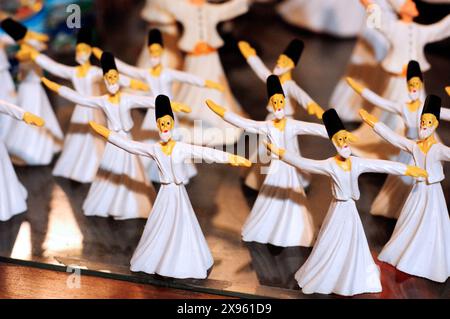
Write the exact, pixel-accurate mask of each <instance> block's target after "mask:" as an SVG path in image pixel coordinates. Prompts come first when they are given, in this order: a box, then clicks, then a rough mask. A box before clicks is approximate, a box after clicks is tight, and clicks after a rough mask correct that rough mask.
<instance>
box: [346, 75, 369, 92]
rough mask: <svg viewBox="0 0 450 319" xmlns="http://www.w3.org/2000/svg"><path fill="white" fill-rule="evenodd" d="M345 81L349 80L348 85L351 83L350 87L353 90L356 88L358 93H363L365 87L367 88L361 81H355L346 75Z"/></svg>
mask: <svg viewBox="0 0 450 319" xmlns="http://www.w3.org/2000/svg"><path fill="white" fill-rule="evenodd" d="M345 81H347V83H348V85H350V87H351V88H352V89H353V90H355V92H356V93H358V94H360V95H361V94H362V91H364V89H365V87H364V85H362V84H361V83H359V82H357V81H355V80H354V79H352V78H351V77H346V78H345Z"/></svg>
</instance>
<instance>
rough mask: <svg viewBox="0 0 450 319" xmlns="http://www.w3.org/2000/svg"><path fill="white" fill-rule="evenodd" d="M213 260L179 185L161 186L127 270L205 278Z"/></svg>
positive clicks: (182, 187)
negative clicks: (129, 267)
mask: <svg viewBox="0 0 450 319" xmlns="http://www.w3.org/2000/svg"><path fill="white" fill-rule="evenodd" d="M213 263H214V260H213V257H212V255H211V252H210V251H209V248H208V244H207V242H206V240H205V237H204V236H203V233H202V230H201V228H200V225H199V224H198V221H197V218H196V216H195V212H194V210H193V208H192V205H191V202H190V200H189V197H188V194H187V192H186V188H185V187H184V185H183V184H180V185H177V184H164V185H161V188H160V190H159V192H158V196H157V198H156V201H155V205H154V206H153V210H152V212H151V214H150V217H149V218H148V220H147V224H146V225H145V229H144V233H143V234H142V237H141V240H140V241H139V244H138V246H137V248H136V251H135V252H134V254H133V257H132V258H131V271H143V272H146V273H148V274H159V275H161V276H166V277H174V278H198V279H203V278H206V276H207V271H208V269H209V268H211V266H212V265H213Z"/></svg>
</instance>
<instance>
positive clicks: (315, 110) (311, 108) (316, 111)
mask: <svg viewBox="0 0 450 319" xmlns="http://www.w3.org/2000/svg"><path fill="white" fill-rule="evenodd" d="M306 111H307V112H308V114H309V115H315V116H316V117H317V118H318V119H319V120H321V119H322V115H323V113H324V110H323V109H322V108H321V107H320V106H319V104H317V103H315V102H311V103H309V104H308V105H307V106H306Z"/></svg>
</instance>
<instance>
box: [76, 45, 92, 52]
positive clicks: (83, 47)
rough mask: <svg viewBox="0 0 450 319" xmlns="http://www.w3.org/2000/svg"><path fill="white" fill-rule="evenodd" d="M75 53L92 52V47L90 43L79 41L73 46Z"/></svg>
mask: <svg viewBox="0 0 450 319" xmlns="http://www.w3.org/2000/svg"><path fill="white" fill-rule="evenodd" d="M75 53H76V54H77V55H78V54H89V55H91V53H92V48H91V46H90V45H88V44H86V43H79V44H77V46H76V47H75Z"/></svg>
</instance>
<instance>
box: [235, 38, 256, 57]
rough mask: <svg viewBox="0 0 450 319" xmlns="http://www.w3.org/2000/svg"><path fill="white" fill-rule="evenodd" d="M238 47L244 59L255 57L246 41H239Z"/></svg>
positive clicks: (253, 50)
mask: <svg viewBox="0 0 450 319" xmlns="http://www.w3.org/2000/svg"><path fill="white" fill-rule="evenodd" d="M238 47H239V50H240V51H241V54H242V55H243V56H244V58H245V59H248V58H249V57H251V56H255V55H256V51H255V49H253V48H252V47H251V46H250V44H249V43H248V42H246V41H239V43H238Z"/></svg>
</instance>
